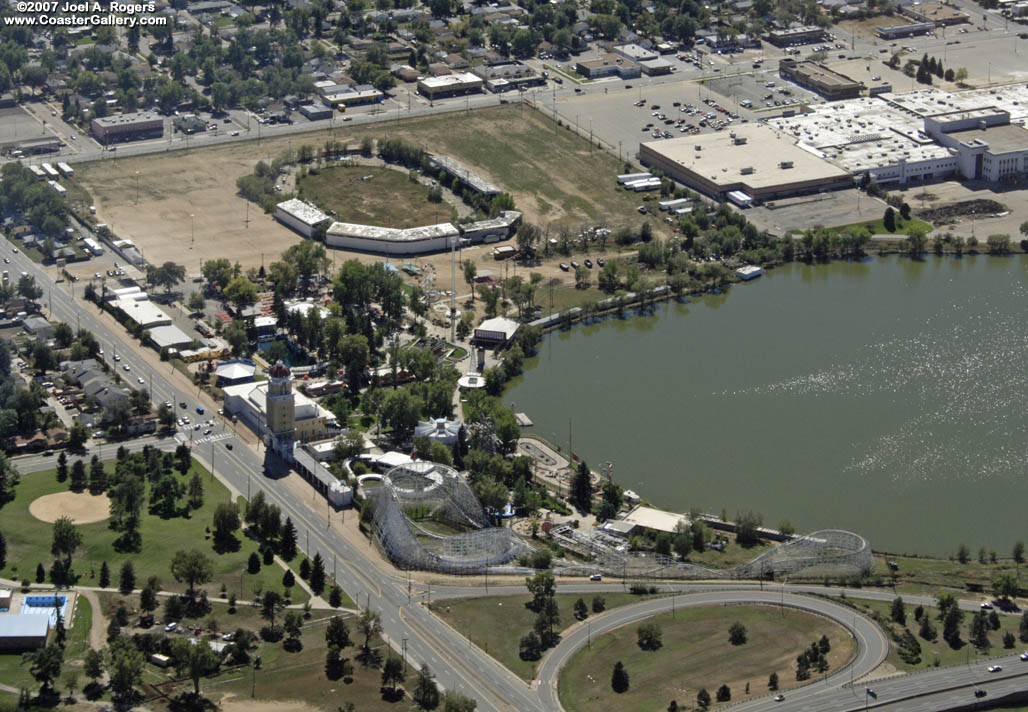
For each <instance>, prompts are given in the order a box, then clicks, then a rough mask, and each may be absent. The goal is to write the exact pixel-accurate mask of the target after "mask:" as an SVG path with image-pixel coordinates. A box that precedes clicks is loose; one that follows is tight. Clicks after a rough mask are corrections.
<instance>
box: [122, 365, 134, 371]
mask: <svg viewBox="0 0 1028 712" xmlns="http://www.w3.org/2000/svg"><path fill="white" fill-rule="evenodd" d="M122 368H124V369H125V370H126V371H131V370H132V367H131V366H129V365H128V364H127V363H126V364H125V365H124V366H122Z"/></svg>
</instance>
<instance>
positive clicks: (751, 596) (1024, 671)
mask: <svg viewBox="0 0 1028 712" xmlns="http://www.w3.org/2000/svg"><path fill="white" fill-rule="evenodd" d="M5 248H6V250H7V251H6V252H5V253H4V254H5V255H9V256H10V258H11V269H12V270H18V271H25V272H28V273H29V274H31V275H33V276H34V277H35V278H36V281H37V284H39V285H40V286H41V287H42V288H43V291H44V296H43V298H42V300H41V303H42V304H43V305H44V306H47V305H49V307H50V308H51V309H52V317H53V318H54V319H58V320H60V321H63V322H65V323H67V324H71V325H73V326H74V327H75V328H76V329H77V328H79V327H81V328H85V329H89V330H90V331H92V332H93V334H95V335H96V337H97V339H99V340H100V343H101V345H102V346H103V348H104V349H105V351H107V358H110V357H111V355H112V354H113V353H114V352H115V351H116V352H117V353H118V354H119V355H121V356H122V361H121V362H120V363H119V364H118V366H119V368H120V367H122V366H123V365H125V364H129V365H130V367H131V375H132V376H137V375H144V374H145V376H146V379H147V387H148V388H149V387H150V379H151V377H152V388H153V399H154V401H155V402H158V403H160V402H163V401H165V400H170V401H172V402H173V403H175V404H178V403H179V402H181V401H185V402H186V403H188V404H189V406H190V410H191V411H193V410H195V406H196V405H197V404H202V405H204V406H205V407H206V408H208V409H210V411H211V412H214V411H216V410H217V407H218V405H217V404H216V403H214V402H212V401H210V400H209V399H208V398H207V397H206V396H201V395H199V394H197V391H196V389H195V387H194V386H192V384H190V383H189V382H188V380H187V379H186V378H185V377H184V376H182V375H181V374H175V373H174V372H173V371H172V370H171V369H170V367H169V366H168V365H166V364H160V365H155V366H154V367H151V364H152V363H154V361H153V359H152V358H150V357H149V356H148V358H147V359H144V358H143V357H142V355H141V353H140V352H139V351H138V350H137V349H138V344H136V343H135V342H134V341H133V340H132V339H130V338H129V337H128V334H127V333H126V332H125V331H124V330H123V329H122V328H121V327H119V326H117V325H115V324H114V323H113V322H112V321H111V320H110V319H108V318H106V317H100V316H99V315H98V313H97V309H96V307H94V306H92V305H88V304H86V303H84V302H82V301H78V300H75V299H73V298H72V297H71V295H70V294H69V289H70V288H71V285H70V284H68V283H65V284H63V285H56V284H55V283H54V282H53V281H52V280H51V278H50V277H49V275H47V274H46V273H45V272H44V271H43V270H42V269H41V268H40V267H39V265H37V264H35V263H33V262H32V261H31V260H30V259H29V258H27V257H26V256H25V255H24V254H23V253H20V252H19V253H17V254H14V253H13V252H11V251H10V244H9V243H6V242H4V241H0V250H3V249H5ZM81 289H82V288H81V286H80V288H79V290H77V291H78V292H79V294H81ZM151 373H152V376H151ZM142 442H154V443H157V444H158V445H159V446H160V447H173V446H174V445H176V444H177V443H176V442H175V441H174V439H172V438H168V439H163V440H161V439H153V438H147V439H144V440H143V441H141V442H139V443H136V444H135V445H134V446H133V447H132V449H136V448H137V447H139V446H140V445H141V443H142ZM208 447H210V448H211V450H210V453H216V468H215V472H216V475H217V476H218V478H219V479H220V480H221V481H222V482H224V483H225V484H226V485H227V486H228V487H230V488H231V489H234V490H235V491H237V492H240V493H244V494H245V493H246V492H248V491H249V492H250V494H251V495H253V494H256V493H257V491H258V490H261V491H263V492H264V493H265V496H266V497H267V498H268V499H269V501H271V502H275V503H276V504H278V505H279V507H281V509H282V511H283V513H284V514H286V515H288V516H290V517H292V519H293V522H294V523H295V525H296V527H297V531H298V534H299V536H298V539H299V541H298V543H299V545H300V546H301V547H302V548H303V549H304V550H305V551H306V552H307V553H308V554H309V555H310V556H314V554H316V553H320V554H321V556H322V558H324V560H325V562H326V569H327V572H328V573H329V575H330V576H331V577H332V579H334V580H335V581H338V582H339V583H340V584H341V585H342V586H343V587H344V588H345V589H346V592H347V593H348V594H350V596H351V597H352V598H353V599H354V600H355V601H357V602H358V604H359V605H364V606H369V607H371V608H372V609H374V610H377V611H379V612H380V613H381V615H382V627H383V630H384V637H385V639H386V640H387V641H388V642H389V644H390V645H391V646H392V647H393V648H394V649H395V650H396V651H397V652H400V651H401V650H402V646H403V643H404V641H406V651H407V659H408V662H410V663H413V664H414V665H420V664H421V663H428V665H429V666H430V667H431V668H432V671H433V672H434V673H435V675H436V677H437V679H438V680H439V683H440V684H441V685H442V686H443V687H445V688H447V689H452V690H456V691H458V692H460V693H462V694H465V695H469V696H471V697H474V698H475V699H476V700H478V709H479V710H481V711H482V712H490V711H493V710H496V711H501V710H502V711H508V710H509V711H510V712H537V711H538V712H549V711H550V710H559V709H560V707H559V703H558V702H557V699H556V693H555V688H554V683H555V680H556V676H557V674H558V673H559V669H560V666H561V665H562V664H563V663H564V662H565V661H566V660H567V658H568V656H570V655H571V654H573V652H574V651H575V650H576V649H577V647H580V646H581V645H582V644H583V643H584V640H585V638H584V637H583V636H585V635H586V634H587V631H586V630H585V629H578V630H576V631H573V632H571V633H569V634H568V635H567V638H566V640H564V641H563V642H562V643H561V644H560V645H559V646H558V647H557V648H556V649H555V650H553V651H551V653H550V654H549V657H547V659H546V660H544V661H543V665H542V667H541V669H540V680H541V683H542V684H539V685H533V686H530V685H527V684H525V682H524V681H522V680H521V679H519V678H518V677H517V676H515V675H514V674H513V673H511V672H510V671H509V670H507V669H506V668H504V667H503V666H501V665H500V664H499V663H498V662H496V660H494V659H493V658H491V657H490V656H488V655H487V654H485V653H484V652H483V651H481V650H479V649H478V648H476V647H474V646H473V645H472V644H471V643H470V642H469V641H468V640H467V639H466V638H464V637H463V636H461V635H460V633H458V632H457V631H455V630H454V629H453V628H451V627H450V626H448V625H446V624H445V623H443V622H442V621H441V620H440V619H439V618H437V617H436V616H435V615H433V614H432V613H431V612H430V611H429V610H428V609H427V608H426V607H425V606H423V605H419V604H420V603H422V602H423V601H425V600H430V599H431V596H436V598H453V597H457V596H483V595H494V596H495V595H510V594H524V593H525V589H524V587H523V586H509V585H504V586H490V587H489V589H488V590H486V589H485V588H484V587H483V588H479V587H475V586H452V587H441V588H440V587H436V586H432V587H431V589H430V590H431V593H429V591H428V590H426V589H427V587H426V589H421V587H419V589H421V590H419V591H418V593H417V595H414V596H409V594H408V590H407V581H406V578H404V577H399V576H394V575H393V574H392V573H391V572H386V571H383V570H382V569H379V568H378V567H377V566H376V565H375V564H374V563H373V562H372V558H373V557H375V556H377V555H376V554H374V553H373V552H371V551H370V544H364V543H354V542H352V541H350V540H348V539H346V538H344V537H343V536H342V535H341V534H340V533H339V532H338V531H336V530H334V529H332V528H331V527H329V526H328V522H329V520H331V519H337V518H341V517H348V516H355V515H354V513H353V512H349V513H347V512H345V511H343V512H332V511H330V509H329V508H328V506H327V504H326V503H325V501H324V499H322V498H321V497H320V496H318V495H313V491H312V493H311V494H312V495H313V498H310V497H308V496H297V495H296V494H294V493H293V492H292V491H291V490H290V489H289V488H287V487H282V486H279V485H278V484H277V483H276V482H275V481H274V480H273V479H271V478H268V477H265V476H264V475H263V469H264V468H263V457H264V452H259V453H258V452H255V451H254V450H253V449H251V448H250V447H247V446H245V445H244V444H242V443H240V442H238V441H237V446H236V447H234V448H233V449H232V450H228V449H227V448H225V447H224V444H223V443H221V442H217V443H204V444H203V445H202V446H200V447H197V448H194V451H193V452H194V454H195V455H196V456H197V457H198V458H201V459H206V458H207V457H209V453H208ZM105 449H106V448H105ZM105 454H107V453H105ZM54 460H55V458H47V457H45V456H43V457H41V456H33V457H30V458H19V459H18V460H17V462H16V464H17V466H18V467H19V468H21V469H22V470H23V471H24V472H31V471H39V470H43V469H49V468H51V467H53V466H54V465H53V462H54ZM208 462H209V460H208ZM662 588H664V589H665V590H667V589H668V586H667V585H666V584H664V585H662ZM622 589H623V586H622V585H621V584H614V583H609V582H605V583H585V582H583V583H581V584H574V583H567V584H561V587H560V590H561V591H564V592H597V593H598V592H601V591H615V590H622ZM675 589H676V590H679V591H684V592H688V593H682V594H679V595H678V596H677V597H676V598H675V599H674V604H673V605H675V606H683V605H709V604H710V603H721V602H725V601H731V602H736V603H742V602H747V601H751V602H761V603H772V604H773V603H783V602H784V603H785V604H788V605H793V606H797V607H800V608H803V609H806V610H809V611H812V612H814V613H819V614H822V615H827V616H829V617H831V618H833V619H835V620H836V621H837V622H839V623H840V624H842V625H843V626H845V627H847V628H849V629H850V630H852V631H854V633H855V634H856V636H857V639H858V643H859V645H858V652H857V658H856V660H855V661H854V662H853V664H852V665H853V670H852V674H853V676H854V678H856V677H857V676H858V675H861V674H864V673H866V672H868V671H870V670H873V669H874V668H875V666H877V664H878V662H880V661H881V660H882V659H883V658H884V656H885V652H886V650H887V642H886V640H885V638H884V636H883V635H882V633H881V632H880V631H879V630H878V629H877V628H876V627H875V626H874V624H873V623H871V621H869V620H868V619H866V618H864V617H863V616H861V615H859V614H856V613H855V612H854V611H852V610H850V609H848V608H846V607H844V606H842V605H840V604H837V603H833V602H831V601H828V600H824V599H821V598H817V597H815V596H801V595H796V594H798V593H802V592H810V593H820V594H837V593H841V592H842V591H843V590H842V589H835V588H832V589H827V588H824V587H820V586H806V587H799V586H786V587H782V586H776V587H774V588H773V589H768V590H764V591H761V590H760V589H759V588H757V587H756V586H746V585H742V584H724V585H720V584H714V583H702V584H681V585H676V586H675ZM845 593H846V595H847V596H851V597H862V598H868V599H874V600H885V601H888V600H891V599H892V597H893V595H894V594H890V593H888V592H880V591H863V590H846V591H845ZM905 600H906V601H907V602H908V603H911V604H916V603H931V602H932V599H930V598H927V597H917V596H908V597H905ZM671 605H672V599H671V598H662V599H653V600H649V601H641V602H640V603H638V604H634V605H630V606H626V607H623V608H620V609H614V610H612V611H610V612H609V613H608V614H606V615H604V616H600V617H596V618H594V619H593V623H592V627H593V629H594V630H595V632H597V633H600V632H603V630H606V629H608V628H605V627H597V625H598V623H599V625H600V626H610V627H616V626H618V625H623V624H625V623H629V622H631V621H634V620H638V619H640V618H643V617H646V616H649V615H652V614H653V613H659V612H661V611H666V610H670V607H671ZM961 607H962V608H965V609H975V608H977V604H976V602H973V601H964V602H962V603H961ZM498 624H500V625H502V622H498ZM997 663H998V664H1000V665H1002V666H1003V672H1001V673H997V674H990V673H988V672H986V667H987V666H988V665H991V664H997ZM849 677H850V670H849V669H848V668H847V669H844V670H840V671H837V672H836V673H835V674H834V675H831V676H829V677H828V678H827V680H819V681H817V682H816V683H814V684H811V685H808V686H807V687H804V688H801V689H798V690H794V691H791V692H789V693H786V700H785V701H784V702H774V700H773V699H772V698H771V696H770V695H768V696H764V697H762V698H757V699H753V700H748V701H746V702H744V703H742V704H739V705H737V706H735V707H738V708H740V709H744V710H747V711H749V710H782V711H783V712H808V711H809V712H815V711H816V712H823V711H824V710H833V711H844V710H846V711H848V710H853V711H854V712H856V711H857V710H860V709H863V707H864V703H865V699H864V698H865V695H864V691H863V683H861V682H860V681H859V680H858V682H857V684H856V685H855V686H854V687H852V688H851V687H849V686H848V682H849ZM871 684H872V685H873V687H874V689H875V692H876V693H877V695H878V699H877V700H876V701H874V702H875V704H874V705H872V707H871V708H872V709H882V708H887V709H889V710H903V712H908V711H909V712H921V711H922V710H923V711H924V712H929V711H931V712H935V711H937V710H943V709H947V708H949V707H953V706H956V705H966V704H967V703H968V702H969V701H973V700H974V697H973V690H974V685H975V684H980V685H981V686H982V687H984V688H985V689H986V690H987V691H988V693H989V697H990V698H994V697H997V696H999V695H1001V694H1005V693H1007V692H1011V691H1015V690H1024V689H1028V663H1025V662H1021V661H1020V660H1019V659H1018V658H1017V656H1016V655H1009V656H1006V657H1003V658H993V659H991V660H989V661H988V662H987V663H986V662H984V661H983V662H978V663H973V664H970V665H967V666H956V667H950V668H943V669H938V670H930V671H928V672H923V673H920V674H917V675H907V676H901V677H896V678H892V679H888V680H881V681H878V682H875V683H871ZM735 707H733V709H734V708H735Z"/></svg>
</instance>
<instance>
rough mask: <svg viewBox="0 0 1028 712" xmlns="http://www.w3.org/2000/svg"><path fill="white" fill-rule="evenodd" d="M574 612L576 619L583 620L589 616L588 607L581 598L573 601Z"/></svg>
mask: <svg viewBox="0 0 1028 712" xmlns="http://www.w3.org/2000/svg"><path fill="white" fill-rule="evenodd" d="M574 612H575V619H576V620H580V621H584V620H585V619H586V618H588V617H589V608H588V607H587V606H586V605H585V601H584V600H583V599H581V598H579V599H578V600H577V601H575V608H574Z"/></svg>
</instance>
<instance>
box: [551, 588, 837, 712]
mask: <svg viewBox="0 0 1028 712" xmlns="http://www.w3.org/2000/svg"><path fill="white" fill-rule="evenodd" d="M648 622H651V623H656V624H658V625H659V626H660V627H661V629H662V631H663V636H662V638H663V646H662V647H661V648H660V649H659V650H656V651H644V650H642V649H640V648H639V646H638V643H637V637H636V629H637V627H638V626H637V625H634V624H633V625H628V626H625V627H623V628H619V629H618V630H616V631H613V632H611V633H608V634H606V635H603V636H599V637H595V638H593V640H592V645H591V647H589V648H587V649H585V650H581V651H579V652H578V654H576V655H575V657H573V658H572V659H571V662H569V663H568V665H567V667H565V668H564V670H563V672H562V673H561V676H560V680H559V682H558V692H559V694H560V701H561V703H562V704H563V705H564V708H565V709H566V710H568V711H569V712H575V711H576V710H597V709H626V710H658V709H661V710H662V709H665V708H666V707H667V706H668V703H669V702H670V701H671V700H676V701H677V702H678V704H679V705H680V706H683V707H687V708H690V709H691V708H692V707H693V706H694V705H695V704H696V694H697V693H698V692H699V690H700V688H701V687H702V688H706V690H707V692H709V693H710V696H711V698H712V699H713V698H714V693H715V691H716V690H717V688H719V687H720V686H721V685H722V684H727V685H728V686H729V688H730V689H731V692H732V701H733V702H735V701H738V700H741V699H745V697H746V694H745V688H746V683H749V685H750V694H751V695H760V694H764V693H765V692H767V681H768V676H770V674H771V673H772V672H777V673H778V678H779V686H780V687H781V689H783V690H784V689H789V688H790V687H795V686H796V685H797V684H799V683H797V682H796V656H797V655H799V654H800V653H801V652H803V650H804V649H805V648H807V647H809V645H810V643H811V642H812V641H815V640H818V639H819V638H820V637H821V636H822V635H827V636H828V640H829V642H830V643H831V650H830V651H829V653H828V655H827V656H826V657H827V658H828V663H829V665H830V666H831V667H830V671H831V670H836V669H838V668H839V667H840V666H842V665H843V664H844V663H845V662H846V661H847V660H849V659H850V658H851V657H852V656H853V654H854V651H855V650H856V644H855V642H854V640H853V638H852V637H851V636H850V634H849V633H848V632H847V631H846V630H844V629H843V628H842V627H840V626H839V625H837V624H835V623H832V622H830V621H828V620H826V619H824V618H821V617H819V616H814V615H810V614H808V613H803V612H801V611H796V610H788V609H787V610H785V611H784V612H783V611H781V610H779V609H777V608H775V607H772V606H731V607H721V606H712V607H702V608H688V609H682V610H679V611H677V612H676V613H675V616H674V618H672V615H671V614H670V613H667V614H661V615H659V616H654V617H653V618H651V619H649V621H648ZM735 622H740V623H742V624H743V625H744V626H745V627H746V635H747V642H746V643H745V644H743V645H740V646H735V645H732V644H731V643H730V642H729V641H728V627H729V626H730V625H731V624H732V623H735ZM619 660H620V661H621V662H622V663H623V664H624V666H625V669H626V670H627V671H628V674H629V689H628V690H627V691H626V692H624V693H621V694H617V693H615V692H614V691H613V690H612V689H611V683H610V679H611V671H612V670H613V668H614V664H615V663H616V662H617V661H619ZM812 674H813V675H815V677H816V673H812Z"/></svg>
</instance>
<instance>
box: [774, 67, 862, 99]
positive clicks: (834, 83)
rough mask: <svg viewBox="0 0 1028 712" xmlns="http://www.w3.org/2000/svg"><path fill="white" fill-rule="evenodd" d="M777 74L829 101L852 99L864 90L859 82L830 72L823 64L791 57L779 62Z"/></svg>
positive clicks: (832, 71)
mask: <svg viewBox="0 0 1028 712" xmlns="http://www.w3.org/2000/svg"><path fill="white" fill-rule="evenodd" d="M778 73H779V74H780V75H781V76H782V78H783V79H788V80H789V81H792V82H795V83H796V84H799V85H800V86H801V87H805V88H807V89H810V90H812V91H816V92H817V93H818V94H820V95H821V96H823V97H824V98H826V99H828V100H830V101H838V100H840V99H853V98H855V97H858V96H860V92H861V90H863V88H864V85H863V84H861V83H860V82H857V81H854V80H852V79H850V78H849V77H847V76H846V75H845V74H840V73H839V72H836V71H834V70H831V69H829V68H828V67H826V66H825V65H823V64H817V63H816V62H808V61H805V60H800V61H797V60H795V59H793V58H792V57H786V58H784V59H782V60H780V61H779V63H778Z"/></svg>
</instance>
